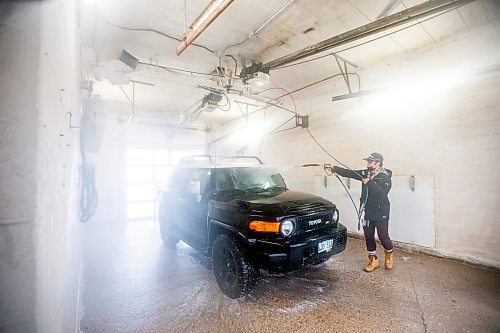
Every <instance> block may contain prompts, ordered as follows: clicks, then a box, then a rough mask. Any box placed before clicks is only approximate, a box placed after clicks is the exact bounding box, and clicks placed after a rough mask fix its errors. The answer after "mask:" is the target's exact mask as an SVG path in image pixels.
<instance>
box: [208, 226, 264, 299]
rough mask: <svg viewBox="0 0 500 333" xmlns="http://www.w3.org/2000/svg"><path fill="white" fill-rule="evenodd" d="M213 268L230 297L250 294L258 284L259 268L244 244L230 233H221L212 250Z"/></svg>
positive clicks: (220, 286)
mask: <svg viewBox="0 0 500 333" xmlns="http://www.w3.org/2000/svg"><path fill="white" fill-rule="evenodd" d="M212 260H213V270H214V275H215V279H216V280H217V284H218V285H219V288H220V289H221V291H222V292H223V293H224V294H225V295H226V296H228V297H229V298H233V299H234V298H238V297H241V296H244V295H247V294H249V293H250V292H251V291H252V290H253V288H254V287H255V285H256V284H257V278H258V270H256V269H255V267H254V266H253V265H252V264H251V263H250V262H249V260H248V256H247V251H246V249H245V248H244V247H243V246H242V244H241V243H240V242H239V241H238V240H236V239H235V238H234V237H232V236H229V235H224V234H223V235H219V236H218V237H217V239H216V240H215V242H214V247H213V250H212Z"/></svg>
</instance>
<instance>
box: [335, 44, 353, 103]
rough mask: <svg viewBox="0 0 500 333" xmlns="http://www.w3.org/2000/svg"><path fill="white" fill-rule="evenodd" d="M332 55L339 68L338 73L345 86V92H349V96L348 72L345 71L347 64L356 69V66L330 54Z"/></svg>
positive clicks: (350, 91)
mask: <svg viewBox="0 0 500 333" xmlns="http://www.w3.org/2000/svg"><path fill="white" fill-rule="evenodd" d="M332 55H333V57H334V58H335V61H336V62H337V65H338V66H339V69H340V73H341V74H342V77H343V78H344V81H345V84H346V85H347V90H349V94H352V90H351V83H350V82H349V72H348V71H347V64H349V65H351V66H353V67H354V68H358V66H356V65H355V64H353V63H352V62H350V61H349V60H347V59H344V58H342V57H341V56H339V55H337V54H335V53H332ZM340 61H342V64H343V66H342V65H341V64H340Z"/></svg>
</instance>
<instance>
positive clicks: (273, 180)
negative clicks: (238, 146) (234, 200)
mask: <svg viewBox="0 0 500 333" xmlns="http://www.w3.org/2000/svg"><path fill="white" fill-rule="evenodd" d="M215 188H216V190H217V192H221V191H224V192H226V191H231V192H232V191H235V190H236V191H238V190H239V191H256V192H264V191H272V190H279V189H286V185H285V182H284V181H283V178H282V177H281V175H280V174H279V172H278V170H276V169H272V168H255V167H254V168H245V167H236V168H221V169H217V171H216V177H215Z"/></svg>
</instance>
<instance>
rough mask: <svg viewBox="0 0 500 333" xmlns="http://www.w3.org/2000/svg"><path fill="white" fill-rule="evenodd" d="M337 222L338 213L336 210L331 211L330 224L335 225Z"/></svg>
mask: <svg viewBox="0 0 500 333" xmlns="http://www.w3.org/2000/svg"><path fill="white" fill-rule="evenodd" d="M338 221H339V211H338V210H337V209H334V210H333V215H332V222H333V223H337V222H338Z"/></svg>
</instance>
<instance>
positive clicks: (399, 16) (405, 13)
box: [262, 0, 475, 69]
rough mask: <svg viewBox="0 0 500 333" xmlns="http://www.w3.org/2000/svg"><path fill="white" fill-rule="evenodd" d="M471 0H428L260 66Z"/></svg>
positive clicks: (279, 63)
mask: <svg viewBox="0 0 500 333" xmlns="http://www.w3.org/2000/svg"><path fill="white" fill-rule="evenodd" d="M473 1H475V0H429V1H427V2H424V3H421V4H419V5H416V6H413V7H410V8H407V9H405V10H402V11H400V12H398V13H395V14H392V15H389V16H386V17H384V18H381V19H379V20H376V21H373V22H371V23H368V24H366V25H363V26H361V27H358V28H356V29H353V30H350V31H347V32H345V33H343V34H340V35H337V36H335V37H331V38H329V39H326V40H324V41H322V42H319V43H317V44H314V45H311V46H308V47H306V48H304V49H302V50H299V51H296V52H294V53H291V54H289V55H286V56H283V57H281V58H278V59H275V60H272V61H270V62H268V63H266V64H263V65H262V67H263V68H269V69H272V68H275V67H279V66H283V65H285V64H289V63H291V62H294V61H297V60H300V59H303V58H306V57H309V56H312V55H314V54H317V53H320V52H323V51H326V50H328V49H331V48H333V47H336V46H339V45H343V44H346V43H349V42H352V41H355V40H358V39H361V38H364V37H367V36H370V35H373V34H376V33H379V32H382V31H384V30H387V29H390V28H393V27H396V26H399V25H402V24H405V23H408V22H410V21H413V20H417V19H419V18H422V17H425V16H429V15H432V14H436V13H439V12H442V11H446V10H450V9H454V8H458V7H461V6H463V5H465V4H468V3H470V2H473Z"/></svg>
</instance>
